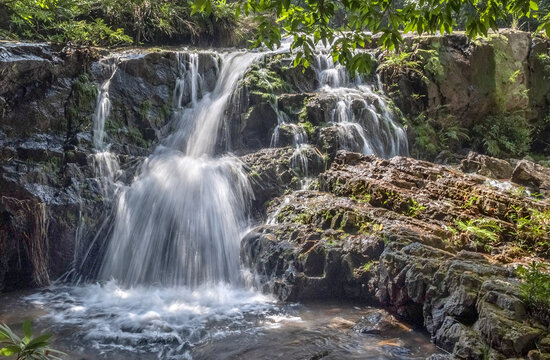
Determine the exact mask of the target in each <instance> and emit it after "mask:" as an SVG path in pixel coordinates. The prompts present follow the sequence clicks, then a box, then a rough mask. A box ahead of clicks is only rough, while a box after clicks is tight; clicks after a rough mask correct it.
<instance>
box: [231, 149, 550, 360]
mask: <svg viewBox="0 0 550 360" xmlns="http://www.w3.org/2000/svg"><path fill="white" fill-rule="evenodd" d="M277 151H280V150H277ZM318 179H319V180H318V182H319V184H318V186H319V189H320V190H322V191H319V190H299V191H295V192H291V193H288V194H286V195H283V196H281V197H279V198H276V199H274V200H273V201H271V202H270V203H269V206H268V209H267V216H268V221H267V222H266V224H265V225H261V226H258V227H257V228H255V229H254V230H253V231H251V232H250V233H249V234H248V235H247V236H246V237H245V238H244V240H243V241H242V246H241V251H242V259H243V261H244V263H245V265H247V266H249V267H250V268H251V269H252V270H253V271H254V273H255V274H256V276H257V281H258V283H259V284H262V286H263V288H264V290H265V291H268V292H273V293H275V294H276V295H277V296H278V297H279V298H280V299H282V300H287V301H301V300H302V301H303V300H313V299H315V300H319V299H335V298H341V299H355V300H360V301H367V302H371V303H375V304H380V305H382V306H385V307H387V308H388V309H391V310H392V312H394V313H395V314H397V315H399V316H401V317H403V318H405V319H408V320H409V321H413V322H415V323H417V324H419V325H422V326H424V327H425V328H426V329H427V330H428V332H429V333H430V334H431V336H432V339H433V341H434V342H435V343H436V344H437V345H438V346H440V347H442V348H443V349H445V350H447V351H449V352H451V353H453V354H454V355H455V356H456V357H457V358H460V359H479V358H483V357H484V356H486V355H489V356H491V358H495V359H500V358H505V357H521V356H526V355H527V353H528V352H529V351H531V350H533V349H536V348H537V346H538V345H537V344H538V343H540V342H541V341H543V339H544V338H545V336H547V334H548V332H549V329H548V324H547V323H545V320H544V319H542V318H538V317H537V316H535V315H533V313H532V312H531V311H530V308H529V306H528V305H527V304H526V303H525V302H524V301H523V297H522V295H521V293H520V290H519V288H518V283H519V281H518V279H517V278H516V275H515V271H514V268H513V266H510V265H506V264H507V263H510V262H511V261H521V256H522V255H521V252H520V254H516V255H511V253H510V251H512V249H516V248H517V246H518V243H517V241H518V240H517V239H518V237H520V236H524V235H521V231H519V230H518V227H517V224H516V223H515V219H516V217H515V216H517V214H516V215H512V211H513V209H520V208H521V209H537V211H549V210H550V205H549V204H548V201H547V200H544V201H537V200H536V199H532V198H529V197H527V196H526V195H525V194H523V195H521V194H519V193H518V192H516V191H513V190H498V189H495V188H493V187H491V185H489V184H488V183H487V182H486V179H487V178H484V177H482V176H479V175H468V174H463V173H461V172H460V171H458V170H456V169H453V168H448V167H444V166H438V165H434V164H431V163H428V162H422V161H418V160H413V159H409V158H401V157H396V158H393V159H391V160H383V159H379V158H376V157H373V156H363V155H360V154H355V153H349V152H340V153H338V155H337V156H336V158H335V161H334V163H333V164H332V166H331V168H330V169H329V170H327V171H325V172H322V173H321V174H320V175H319V177H318ZM480 219H483V220H480ZM459 221H461V222H468V221H472V223H478V222H479V223H480V224H481V223H483V222H495V223H496V224H498V228H499V229H500V230H499V231H498V233H497V239H494V240H487V239H485V240H483V239H481V238H476V235H474V234H473V233H470V232H469V231H468V230H464V229H463V228H461V227H460V226H459V225H458V222H459ZM545 229H546V230H545V231H548V229H547V228H545ZM510 234H512V235H510ZM541 236H542V238H539V241H542V242H548V241H549V239H548V233H546V234H543V235H541ZM513 251H516V250H513ZM540 251H541V253H540V254H541V255H542V256H548V255H549V253H548V252H547V251H548V249H540ZM525 256H527V254H525ZM365 329H367V330H366V331H370V330H368V329H369V327H368V326H367V327H365ZM373 331H376V330H373ZM535 351H537V350H535ZM541 356H542V355H541ZM545 356H546V355H545Z"/></svg>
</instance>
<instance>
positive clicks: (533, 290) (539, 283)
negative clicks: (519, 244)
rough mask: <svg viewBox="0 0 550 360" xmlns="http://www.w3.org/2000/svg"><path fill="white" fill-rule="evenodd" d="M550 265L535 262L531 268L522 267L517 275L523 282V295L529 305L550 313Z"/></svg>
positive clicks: (530, 265)
mask: <svg viewBox="0 0 550 360" xmlns="http://www.w3.org/2000/svg"><path fill="white" fill-rule="evenodd" d="M549 270H550V269H549V267H548V264H544V263H537V262H535V261H533V262H532V263H531V264H529V266H527V267H524V266H522V265H520V266H519V267H518V269H517V273H518V275H519V276H520V278H521V279H522V280H523V282H522V284H521V287H520V289H521V294H522V296H523V298H524V299H525V300H526V301H527V303H528V304H529V305H531V306H534V307H535V308H538V309H541V310H542V309H545V311H546V312H547V313H548V312H550V311H549V309H550V274H549V273H548V271H549Z"/></svg>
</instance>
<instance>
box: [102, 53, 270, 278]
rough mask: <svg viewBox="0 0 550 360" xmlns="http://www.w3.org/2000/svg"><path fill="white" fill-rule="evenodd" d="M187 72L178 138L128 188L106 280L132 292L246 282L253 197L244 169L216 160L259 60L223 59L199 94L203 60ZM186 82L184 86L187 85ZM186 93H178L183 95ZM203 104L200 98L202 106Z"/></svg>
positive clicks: (189, 64) (227, 159)
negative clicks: (226, 123)
mask: <svg viewBox="0 0 550 360" xmlns="http://www.w3.org/2000/svg"><path fill="white" fill-rule="evenodd" d="M195 55H196V54H192V55H190V56H189V59H188V60H184V59H183V58H182V59H180V60H183V61H186V63H185V64H183V65H182V66H181V69H182V70H183V72H184V73H182V74H181V76H180V80H178V81H179V82H180V83H179V85H178V86H177V88H178V87H179V88H178V89H177V91H176V104H177V105H181V100H179V101H178V100H177V99H178V96H181V93H182V90H183V88H182V87H183V86H188V85H190V86H191V99H192V100H191V106H190V107H187V108H184V109H182V108H181V107H180V108H179V109H177V111H176V114H177V116H178V117H179V119H177V120H178V121H177V124H178V125H177V129H176V131H175V132H174V133H173V134H171V135H170V136H168V137H167V138H166V139H165V140H164V141H163V142H162V145H160V146H159V147H158V148H157V149H156V150H155V152H154V153H153V154H152V155H151V156H150V157H149V158H148V159H147V160H146V161H145V163H144V165H143V167H142V170H141V174H140V175H139V176H138V178H137V179H136V180H135V181H134V183H133V184H132V185H131V186H129V187H128V188H126V189H124V191H123V193H122V195H121V197H120V199H119V201H118V205H117V209H116V217H115V225H114V229H113V231H112V234H111V236H110V238H109V240H108V247H107V251H106V255H105V259H104V261H103V264H102V266H101V269H100V278H102V279H105V280H109V279H111V278H114V279H116V280H118V281H119V282H120V283H122V284H124V285H126V286H136V285H147V284H161V285H167V286H189V287H191V288H194V287H198V286H200V285H204V284H214V283H218V282H226V283H230V284H238V283H240V282H241V280H242V276H241V272H240V261H239V245H240V239H241V236H242V233H243V231H244V230H245V229H246V227H247V218H246V206H247V203H248V201H249V199H250V197H251V196H252V192H251V187H250V184H249V182H248V179H247V176H246V175H245V173H244V172H243V169H242V165H241V164H240V162H239V161H238V160H237V159H236V158H234V157H231V156H221V157H219V156H215V155H214V147H215V144H216V141H217V134H218V130H219V127H220V124H221V123H222V121H223V117H224V114H225V110H226V109H227V106H228V103H229V101H228V100H229V97H230V96H231V94H232V92H233V91H234V89H235V88H236V86H237V82H238V80H239V79H240V78H241V77H242V75H243V74H244V72H245V71H246V69H247V68H248V67H249V66H250V65H251V63H252V62H254V61H255V60H256V59H257V58H258V57H259V55H258V54H250V53H242V52H239V53H232V54H223V55H220V60H221V69H220V72H219V74H218V80H217V84H216V86H215V88H214V90H213V91H211V92H209V93H205V94H202V93H200V78H201V77H200V74H199V73H198V68H199V67H198V57H197V56H195ZM184 78H185V79H187V81H185V84H184V83H183V81H182V80H181V79H184ZM178 93H179V94H178ZM199 98H200V99H199Z"/></svg>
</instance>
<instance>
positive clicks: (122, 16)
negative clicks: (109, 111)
mask: <svg viewBox="0 0 550 360" xmlns="http://www.w3.org/2000/svg"><path fill="white" fill-rule="evenodd" d="M4 3H5V5H6V6H7V9H8V11H9V13H10V23H9V28H6V29H3V31H0V35H2V36H3V37H7V38H8V37H9V38H11V37H19V38H22V39H29V40H40V41H51V42H56V43H64V42H72V43H75V44H81V45H94V46H123V45H130V44H132V43H135V44H141V43H143V42H149V43H151V42H162V43H164V42H169V41H173V40H178V41H179V40H181V39H185V40H187V41H192V42H194V41H196V40H198V39H200V38H201V36H209V37H210V38H212V37H214V38H219V39H220V40H224V41H225V42H226V43H227V42H229V43H230V44H232V43H235V42H237V41H239V40H242V38H244V37H246V36H248V37H250V36H249V35H250V34H249V32H250V31H251V30H250V26H248V27H247V26H241V24H246V23H247V22H246V21H245V20H247V18H243V19H242V20H237V19H236V18H235V7H234V4H231V3H227V2H226V1H225V0H217V1H215V2H214V3H213V7H212V12H211V13H210V14H204V13H198V14H194V15H192V14H191V6H190V4H189V1H187V0H154V1H153V0H102V1H99V0H4ZM0 30H2V29H0ZM4 33H6V34H4ZM236 37H237V38H236Z"/></svg>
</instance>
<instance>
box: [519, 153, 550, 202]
mask: <svg viewBox="0 0 550 360" xmlns="http://www.w3.org/2000/svg"><path fill="white" fill-rule="evenodd" d="M512 180H513V181H514V182H516V183H518V184H522V185H525V186H530V187H534V188H535V189H537V190H538V191H540V192H541V193H542V194H544V195H546V196H549V195H550V169H549V168H547V167H544V166H541V165H538V164H535V163H533V162H531V161H528V160H521V161H520V162H519V163H518V164H517V165H516V168H515V169H514V172H513V173H512Z"/></svg>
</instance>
